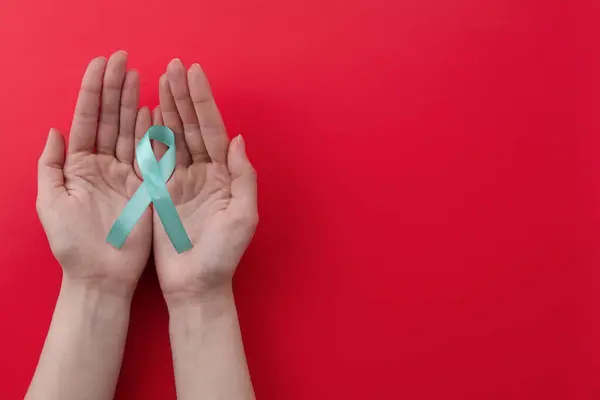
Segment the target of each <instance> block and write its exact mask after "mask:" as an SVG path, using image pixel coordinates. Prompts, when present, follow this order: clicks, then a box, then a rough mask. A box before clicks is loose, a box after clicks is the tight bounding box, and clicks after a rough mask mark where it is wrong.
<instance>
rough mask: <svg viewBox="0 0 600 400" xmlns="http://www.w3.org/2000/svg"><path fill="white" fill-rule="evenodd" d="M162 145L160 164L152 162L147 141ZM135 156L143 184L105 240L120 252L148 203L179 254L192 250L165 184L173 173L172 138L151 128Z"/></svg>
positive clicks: (164, 130)
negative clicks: (152, 140) (162, 154)
mask: <svg viewBox="0 0 600 400" xmlns="http://www.w3.org/2000/svg"><path fill="white" fill-rule="evenodd" d="M151 139H154V140H158V141H159V142H162V143H164V144H165V145H166V146H167V147H168V149H167V152H166V153H165V155H164V156H162V158H161V159H160V161H157V160H156V157H155V156H154V152H153V151H152V146H151V145H150V140H151ZM135 156H136V159H137V162H138V165H139V167H140V171H141V173H142V178H144V182H143V183H142V185H141V186H140V187H139V188H138V190H137V191H136V192H135V193H134V194H133V197H131V199H130V200H129V202H128V203H127V204H126V205H125V208H124V209H123V211H122V212H121V215H119V218H117V220H116V221H115V223H114V224H113V226H112V228H110V232H108V236H107V237H106V241H107V242H108V243H110V244H111V245H113V246H114V247H115V248H117V249H120V248H121V247H123V243H125V240H126V239H127V237H128V236H129V234H130V233H131V231H132V229H133V227H134V226H135V224H137V222H138V221H139V220H140V218H141V217H142V215H143V214H144V211H146V208H148V206H149V205H150V203H153V204H154V209H155V210H156V213H157V214H158V217H159V218H160V221H161V222H162V224H163V226H164V227H165V231H166V232H167V235H168V236H169V239H170V240H171V243H173V246H174V247H175V250H177V252H178V253H179V254H181V253H183V252H184V251H186V250H189V249H191V248H192V242H190V238H189V237H188V235H187V234H186V233H185V229H184V228H183V224H182V223H181V219H180V218H179V215H178V214H177V210H176V209H175V205H174V204H173V200H171V195H169V191H168V190H167V185H166V182H167V181H168V180H169V178H170V177H171V175H173V171H174V170H175V135H174V134H173V131H171V130H170V129H169V128H167V127H165V126H153V127H151V128H150V129H148V131H147V132H146V134H145V135H144V137H143V138H142V140H140V142H139V143H138V145H137V147H136V149H135Z"/></svg>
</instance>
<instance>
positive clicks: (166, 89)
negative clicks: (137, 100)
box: [158, 74, 192, 167]
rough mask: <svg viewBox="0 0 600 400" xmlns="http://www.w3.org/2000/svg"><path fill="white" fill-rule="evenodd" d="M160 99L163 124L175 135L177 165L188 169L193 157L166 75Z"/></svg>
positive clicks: (161, 82)
mask: <svg viewBox="0 0 600 400" xmlns="http://www.w3.org/2000/svg"><path fill="white" fill-rule="evenodd" d="M158 97H159V99H160V110H161V112H162V117H163V122H164V124H165V126H166V127H168V128H169V129H171V130H172V131H173V133H175V148H176V155H177V162H176V164H177V165H181V166H184V167H187V166H189V165H190V164H191V160H192V159H191V156H190V153H189V151H188V148H187V145H186V143H185V137H184V134H183V124H182V122H181V118H180V117H179V112H178V111H177V105H176V104H175V99H174V98H173V94H172V93H171V87H170V86H169V80H168V79H167V75H166V74H164V75H162V76H161V77H160V79H159V89H158Z"/></svg>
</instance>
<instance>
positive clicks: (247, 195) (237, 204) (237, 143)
mask: <svg viewBox="0 0 600 400" xmlns="http://www.w3.org/2000/svg"><path fill="white" fill-rule="evenodd" d="M227 165H228V167H229V172H230V174H231V178H232V181H231V195H232V199H231V207H232V209H233V210H234V212H235V213H239V214H238V216H239V217H242V218H249V219H250V220H251V221H255V220H257V218H258V217H257V216H258V210H257V180H256V171H255V170H254V168H253V167H252V164H251V163H250V160H248V155H247V154H246V143H245V141H244V138H242V135H238V136H236V137H235V138H234V139H233V140H232V141H231V144H230V145H229V153H228V155H227ZM254 223H255V222H254Z"/></svg>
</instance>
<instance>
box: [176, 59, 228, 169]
mask: <svg viewBox="0 0 600 400" xmlns="http://www.w3.org/2000/svg"><path fill="white" fill-rule="evenodd" d="M188 83H189V88H190V95H191V97H192V101H193V103H194V108H195V110H196V116H197V118H198V122H199V123H200V131H201V132H202V139H203V140H204V145H205V146H206V150H207V151H208V155H209V156H210V158H211V160H212V161H213V162H217V163H221V164H225V163H226V162H227V148H228V147H229V137H228V136H227V131H226V130H225V124H224V123H223V119H222V118H221V113H220V112H219V109H218V108H217V103H216V102H215V99H214V97H213V95H212V91H211V90H210V84H209V83H208V79H206V75H205V74H204V71H202V68H201V67H200V65H199V64H194V65H192V66H191V67H190V69H189V71H188ZM186 138H187V136H186ZM189 142H190V141H189V140H188V143H189ZM190 150H191V149H190Z"/></svg>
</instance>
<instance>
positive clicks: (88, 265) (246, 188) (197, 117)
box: [37, 51, 258, 304]
mask: <svg viewBox="0 0 600 400" xmlns="http://www.w3.org/2000/svg"><path fill="white" fill-rule="evenodd" d="M139 86H140V84H139V76H138V74H137V72H136V71H134V70H129V71H128V70H127V54H126V53H125V52H123V51H119V52H116V53H115V54H113V55H112V56H111V57H110V58H109V59H108V61H107V60H106V59H105V58H103V57H100V58H96V59H94V60H92V61H91V62H90V64H89V66H88V68H87V70H86V72H85V75H84V77H83V80H82V83H81V91H80V93H79V98H78V100H77V105H76V107H75V115H74V117H73V123H72V126H71V131H70V136H69V146H68V149H67V150H66V152H65V141H64V139H63V137H62V135H61V134H60V133H59V132H58V131H56V130H55V129H52V130H51V131H50V133H49V136H48V141H47V143H46V146H45V149H44V151H43V153H42V155H41V157H40V160H39V169H38V199H37V210H38V214H39V217H40V220H41V222H42V225H43V227H44V230H45V231H46V234H47V236H48V240H49V242H50V247H51V249H52V252H53V253H54V255H55V257H56V258H57V260H58V261H59V262H60V264H61V266H62V267H63V271H64V279H67V280H68V281H69V282H72V283H73V284H77V285H84V286H86V287H91V288H94V289H98V290H101V291H106V292H110V293H114V294H117V295H122V296H127V297H131V295H132V294H133V291H134V290H135V287H136V285H137V282H138V280H139V278H140V276H141V274H142V272H143V270H144V268H145V267H146V265H147V263H148V259H149V257H150V252H151V251H153V252H154V260H155V264H156V270H157V274H158V277H159V281H160V285H161V288H162V291H163V294H164V297H165V299H166V301H167V303H168V304H176V303H178V302H186V301H188V300H195V299H199V298H202V296H205V295H207V294H209V293H212V292H214V291H219V290H221V289H230V287H231V279H232V277H233V273H234V272H235V269H236V267H237V265H238V263H239V261H240V259H241V257H242V255H243V253H244V251H245V249H246V247H247V246H248V244H249V243H250V240H251V239H252V236H253V234H254V230H255V227H256V224H257V222H258V213H257V192H256V190H257V182H256V173H255V171H254V169H253V167H252V165H251V163H250V161H249V160H248V157H247V155H246V152H245V143H244V140H243V139H242V137H241V136H238V137H236V138H234V139H233V140H231V141H230V140H229V138H228V136H227V133H226V130H225V126H224V124H223V121H222V119H221V116H220V113H219V110H218V108H217V105H216V103H215V101H214V99H213V96H212V93H211V90H210V86H209V83H208V81H207V79H206V76H205V75H204V72H203V71H202V69H201V67H200V66H199V65H198V64H194V65H192V66H191V67H190V68H189V70H187V71H186V69H185V67H184V66H183V64H182V63H181V61H179V60H178V59H175V60H173V61H171V63H169V65H168V67H167V71H166V73H165V74H163V75H162V76H161V77H160V81H159V98H160V106H159V107H157V108H156V109H154V111H153V112H152V113H151V112H150V110H149V109H148V108H145V107H143V108H138V107H139ZM152 124H155V125H163V124H164V125H165V126H167V127H169V128H170V129H171V130H172V131H173V132H174V133H175V142H176V152H177V165H176V168H175V172H174V173H173V175H172V177H171V179H170V180H169V181H168V182H167V188H168V189H169V193H170V194H171V197H172V199H173V202H174V204H175V206H176V208H177V211H178V213H179V216H180V218H181V220H182V222H183V225H184V227H185V229H186V232H187V234H188V235H189V237H190V239H191V241H192V243H193V245H194V247H193V248H192V249H191V250H188V251H186V252H185V253H183V254H178V253H177V252H176V251H175V249H174V248H173V246H172V244H171V242H170V241H169V239H168V237H167V235H166V233H165V231H164V228H163V226H162V224H161V222H160V220H159V218H158V216H157V214H156V213H155V212H154V211H153V210H152V207H149V208H148V209H147V210H146V212H145V213H144V215H143V216H142V218H141V219H140V221H139V222H138V224H137V225H136V226H135V228H134V229H133V231H132V232H131V234H130V236H129V238H128V239H127V241H126V242H125V244H124V246H123V248H122V249H121V250H117V249H115V248H113V247H112V246H111V245H109V244H108V243H106V235H107V233H108V231H109V230H110V227H111V226H112V224H113V223H114V222H115V220H116V219H117V217H118V216H119V214H120V213H121V211H122V210H123V208H124V207H125V204H126V203H127V202H128V201H129V199H130V198H131V196H132V195H133V193H134V192H135V191H136V190H137V188H138V187H139V186H140V184H141V183H142V180H141V174H140V171H139V168H138V166H137V163H136V161H135V146H136V145H137V143H138V142H139V140H140V139H141V138H142V137H143V135H144V134H145V133H146V131H147V130H148V129H149V128H150V126H151V125H152ZM165 150H166V148H165V147H164V146H163V145H162V144H160V143H158V144H155V152H156V155H157V157H158V158H159V157H160V156H161V155H162V154H164V151H165Z"/></svg>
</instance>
